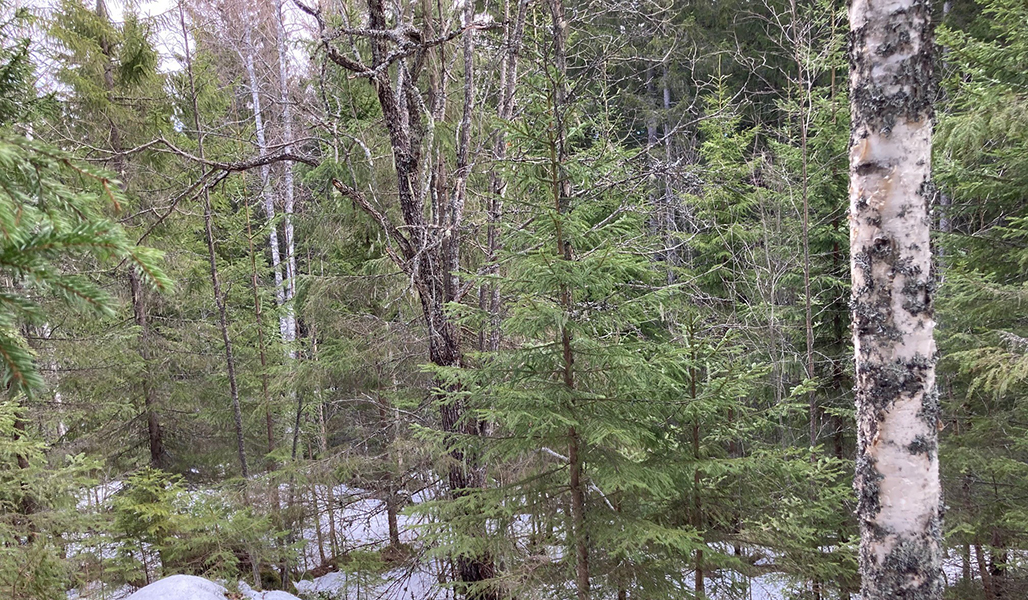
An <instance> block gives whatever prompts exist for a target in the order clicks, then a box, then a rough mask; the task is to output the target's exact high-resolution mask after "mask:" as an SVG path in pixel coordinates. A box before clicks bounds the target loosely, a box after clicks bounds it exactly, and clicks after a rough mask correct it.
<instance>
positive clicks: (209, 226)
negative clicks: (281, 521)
mask: <svg viewBox="0 0 1028 600" xmlns="http://www.w3.org/2000/svg"><path fill="white" fill-rule="evenodd" d="M178 14H179V22H180V23H181V25H182V40H183V43H184V44H183V45H184V47H185V57H186V71H187V73H188V75H189V93H190V98H191V101H192V108H193V126H194V127H195V128H196V136H197V141H196V145H197V147H196V152H197V156H199V157H200V159H201V160H202V159H203V158H204V144H203V142H204V131H203V129H202V128H201V125H200V106H199V103H198V102H197V97H196V80H195V79H194V77H193V60H192V55H191V51H190V49H189V30H188V29H187V28H186V16H185V10H184V9H183V8H182V3H181V2H180V3H179V5H178ZM201 195H202V197H203V224H204V235H205V236H206V238H207V260H208V263H209V265H210V271H211V286H212V287H213V291H214V303H215V304H216V305H217V307H218V324H219V327H220V329H221V339H222V342H223V343H224V344H225V368H226V370H227V371H228V387H229V395H230V397H231V399H232V419H233V421H234V424H235V429H236V451H237V452H238V453H239V469H240V473H241V474H242V476H243V479H246V478H247V477H249V476H250V473H249V470H248V469H247V466H246V446H245V444H244V437H243V413H242V410H241V409H240V406H239V388H238V386H237V385H236V361H235V357H234V356H233V355H232V339H231V338H230V337H229V333H228V311H227V309H226V307H225V298H224V296H223V295H222V293H221V281H220V279H219V278H218V262H217V252H215V249H214V216H213V214H212V210H211V195H210V189H209V188H208V187H207V186H204V188H203V193H202V194H201Z"/></svg>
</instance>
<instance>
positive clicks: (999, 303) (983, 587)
mask: <svg viewBox="0 0 1028 600" xmlns="http://www.w3.org/2000/svg"><path fill="white" fill-rule="evenodd" d="M979 10H980V13H978V14H977V18H976V19H972V20H971V21H970V22H969V23H967V24H966V26H964V27H963V28H957V27H956V26H946V27H942V28H940V30H939V35H938V41H939V43H940V44H941V45H942V47H943V48H944V52H945V54H944V59H945V68H946V73H945V79H944V91H945V99H946V102H945V108H946V110H945V112H944V113H943V114H942V115H941V116H940V119H939V125H938V136H937V144H936V149H935V158H936V164H937V165H938V167H937V171H936V175H935V177H936V181H937V184H938V187H939V193H940V195H941V197H942V198H945V203H941V202H940V204H941V205H940V206H939V209H938V210H939V211H940V213H941V214H940V227H939V229H940V231H939V235H938V248H939V250H940V262H941V266H942V270H941V274H940V278H941V285H940V294H939V301H938V302H939V311H938V314H939V330H938V332H939V347H940V351H941V353H942V355H943V358H942V360H941V361H940V364H939V373H940V383H941V385H940V393H941V398H942V402H943V406H944V415H945V423H946V428H945V429H944V430H943V432H942V433H941V435H940V442H941V448H940V462H941V470H942V478H943V486H944V496H945V498H946V504H947V511H946V521H945V524H946V529H947V541H948V542H949V543H950V544H951V545H952V546H954V548H953V550H954V555H955V556H957V557H959V560H960V563H961V566H962V569H961V574H960V582H959V585H958V586H957V587H956V589H954V590H953V597H959V598H983V597H984V598H989V599H993V598H1003V597H1018V596H1021V595H1024V594H1025V593H1026V590H1028V573H1026V572H1025V569H1024V567H1023V566H1022V565H1021V564H1020V562H1019V561H1018V560H1017V558H1016V557H1017V549H1018V548H1020V547H1023V545H1024V543H1025V533H1024V532H1025V530H1026V528H1025V524H1026V523H1028V504H1026V503H1025V502H1024V500H1023V498H1024V497H1025V494H1024V491H1025V477H1026V473H1025V470H1024V458H1025V456H1024V450H1025V447H1024V443H1023V440H1024V439H1025V435H1026V434H1028V431H1026V430H1025V418H1024V417H1025V409H1026V404H1025V400H1026V396H1025V394H1024V393H1023V390H1022V388H1023V385H1022V383H1023V381H1024V378H1025V365H1026V360H1025V356H1026V349H1025V345H1024V340H1025V338H1026V337H1028V330H1026V328H1025V324H1024V320H1023V318H1021V316H1020V315H1021V313H1023V310H1022V308H1021V305H1022V302H1023V300H1024V290H1025V288H1024V286H1025V282H1026V278H1025V275H1024V273H1025V270H1024V265H1025V259H1026V253H1025V250H1024V242H1025V240H1026V239H1028V237H1026V235H1028V221H1026V217H1028V213H1026V211H1025V203H1024V195H1025V190H1026V189H1028V162H1026V160H1025V155H1024V152H1023V148H1024V147H1025V144H1028V134H1026V132H1028V94H1025V91H1024V89H1025V88H1024V84H1025V81H1026V79H1025V74H1024V73H1025V71H1024V66H1025V65H1024V56H1025V51H1026V49H1028V45H1026V41H1025V40H1026V37H1025V36H1026V33H1028V28H1026V25H1025V23H1026V21H1025V17H1026V14H1028V13H1026V9H1025V7H1024V6H1023V5H1021V4H1018V3H1012V2H1000V1H991V0H990V1H986V2H981V3H979Z"/></svg>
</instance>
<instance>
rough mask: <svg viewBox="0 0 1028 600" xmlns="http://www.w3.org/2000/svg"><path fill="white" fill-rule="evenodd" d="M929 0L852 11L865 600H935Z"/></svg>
mask: <svg viewBox="0 0 1028 600" xmlns="http://www.w3.org/2000/svg"><path fill="white" fill-rule="evenodd" d="M929 8H930V7H929V4H928V2H927V1H926V0H900V1H897V2H892V3H878V2H875V1H873V0H853V1H852V3H851V4H850V9H849V20H850V28H851V36H852V37H851V43H850V64H851V71H850V73H851V74H850V91H851V94H850V102H851V109H852V110H851V114H852V131H851V133H852V135H851V139H850V261H851V262H850V267H851V273H852V285H853V288H852V304H851V306H852V315H853V340H854V349H855V356H856V403H857V425H858V430H857V446H858V452H857V468H856V479H855V488H856V491H857V502H858V504H857V516H858V519H859V522H860V531H861V544H860V570H861V579H862V588H861V593H862V595H863V598H864V600H879V599H881V600H885V599H896V598H903V599H909V600H914V599H916V600H931V599H938V598H941V597H942V591H943V578H942V569H941V556H942V555H941V524H940V508H939V507H940V485H939V463H938V426H939V422H940V421H939V401H938V394H937V391H936V387H935V362H936V351H935V342H934V339H933V330H934V327H935V322H934V313H933V307H932V292H933V288H934V280H933V275H932V266H931V258H932V257H931V250H930V246H929V235H928V234H929V222H930V221H929V216H928V208H929V203H930V201H931V185H930V175H931V173H930V165H931V130H932V99H933V89H932V88H933V81H932V78H933V65H932V62H933V56H932V33H931V26H930V18H929Z"/></svg>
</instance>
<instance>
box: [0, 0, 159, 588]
mask: <svg viewBox="0 0 1028 600" xmlns="http://www.w3.org/2000/svg"><path fill="white" fill-rule="evenodd" d="M20 18H23V15H22V16H18V17H16V19H20ZM12 26H13V25H12V22H6V23H5V24H4V25H3V26H0V39H4V40H6V39H9V37H8V36H9V35H10V30H9V29H8V28H9V27H12ZM28 47H29V42H28V41H25V40H18V42H17V43H15V44H13V45H12V46H9V47H8V46H6V45H5V48H11V49H13V51H6V50H5V51H4V52H3V53H2V54H0V73H2V74H3V76H2V81H3V83H2V87H0V90H2V94H3V109H4V111H3V114H2V116H0V190H2V191H0V224H2V227H0V232H2V233H0V271H2V273H3V281H4V282H5V283H4V286H3V289H2V290H0V303H2V304H3V306H4V308H3V310H2V311H0V379H2V383H3V398H2V401H0V430H2V433H0V455H2V457H3V464H4V468H3V469H2V473H3V483H2V485H0V490H2V493H0V496H2V497H0V516H2V519H0V522H2V525H0V538H2V539H0V546H2V548H3V549H4V550H3V552H0V591H2V593H3V594H4V596H5V597H10V598H13V599H22V598H25V599H29V598H32V599H40V598H44V599H50V598H63V597H64V596H65V592H64V589H65V587H66V584H67V583H68V582H69V580H70V576H71V565H70V564H69V563H68V562H66V560H65V557H66V547H67V544H69V543H71V542H72V541H74V539H75V538H76V537H77V536H81V535H84V533H85V532H86V530H87V528H88V527H89V526H90V525H92V523H90V522H88V519H86V518H84V517H82V516H79V515H78V514H77V513H76V504H77V498H76V497H75V492H77V491H79V490H80V489H81V487H83V486H85V485H88V484H89V482H90V481H91V479H90V478H89V477H88V476H89V475H90V473H89V471H90V470H91V469H93V468H94V467H95V464H93V463H92V462H91V461H88V460H86V459H85V458H84V457H82V456H76V457H72V458H70V459H69V460H67V461H65V460H64V457H63V456H61V455H58V456H53V457H49V456H47V455H46V453H45V451H46V450H47V444H46V442H45V439H44V436H43V435H42V434H43V432H41V431H39V430H37V428H36V427H35V425H34V421H35V419H30V415H31V414H33V413H35V412H37V411H39V410H40V409H41V408H42V407H44V406H46V405H47V404H48V403H49V401H51V400H54V401H56V399H57V397H56V396H52V397H50V398H48V396H49V395H50V393H51V391H50V390H49V389H48V388H47V387H46V385H45V382H44V379H43V377H42V376H41V374H40V364H39V363H40V360H39V357H38V354H37V352H35V351H34V350H33V349H32V348H30V346H29V343H28V341H27V338H28V337H30V336H32V337H35V336H36V335H37V334H38V332H42V331H48V330H51V329H52V328H51V325H50V324H51V323H52V322H53V320H54V319H55V318H61V317H59V315H65V316H68V315H73V317H72V318H78V319H84V318H92V317H95V316H96V315H97V314H99V315H106V316H110V315H112V314H113V313H114V310H115V306H116V303H115V301H114V299H113V298H112V297H111V296H110V295H109V294H108V293H107V292H106V290H104V289H103V287H102V285H101V284H100V282H99V281H98V280H97V277H96V275H95V274H96V273H97V272H98V271H104V270H106V269H109V268H112V267H114V266H115V265H118V264H119V263H121V264H125V265H126V266H127V268H129V269H134V270H136V272H137V274H138V276H139V277H141V278H142V280H143V281H145V282H146V284H147V285H155V286H158V287H165V288H166V287H168V286H170V282H169V281H168V279H167V278H166V277H165V276H164V274H163V273H162V271H161V270H160V268H159V267H158V263H159V254H158V253H156V252H153V251H151V250H149V249H147V248H144V247H140V246H136V245H135V244H133V241H132V240H131V238H130V237H129V236H128V235H127V234H126V233H125V231H124V230H123V229H122V228H121V227H120V226H119V225H117V224H116V223H114V222H112V221H111V220H109V219H108V218H107V216H106V213H108V212H109V211H110V209H111V207H117V206H118V205H119V204H121V203H123V202H124V201H125V198H124V196H123V195H121V194H120V193H119V191H118V189H117V187H116V186H115V185H114V180H113V178H112V176H111V175H110V174H108V173H105V172H102V171H98V170H96V169H94V168H93V167H91V166H88V165H86V164H84V163H83V162H81V161H78V160H76V159H75V158H74V157H72V156H70V155H68V154H66V153H64V152H63V151H61V150H59V149H58V148H56V147H54V146H52V145H49V144H47V143H44V142H41V141H38V140H33V139H29V138H26V137H23V136H22V135H20V133H19V130H22V131H23V130H25V129H29V128H31V127H33V126H35V125H37V124H38V121H37V119H38V118H39V116H40V115H39V113H38V112H37V110H36V108H37V107H38V106H40V103H39V102H38V101H37V98H36V95H35V92H34V89H33V88H32V86H31V85H29V84H28V83H27V82H25V81H19V79H21V78H25V77H28V76H29V75H31V73H32V67H31V66H30V64H29V63H28V60H29V59H28V52H27V51H26V48H28ZM68 308H72V309H74V310H73V311H68ZM51 461H52V462H51Z"/></svg>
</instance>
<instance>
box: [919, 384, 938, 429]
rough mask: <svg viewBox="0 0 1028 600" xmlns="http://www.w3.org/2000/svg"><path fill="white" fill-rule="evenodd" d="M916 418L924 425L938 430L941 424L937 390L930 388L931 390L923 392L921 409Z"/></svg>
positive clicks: (933, 387)
mask: <svg viewBox="0 0 1028 600" xmlns="http://www.w3.org/2000/svg"><path fill="white" fill-rule="evenodd" d="M917 417H918V418H919V419H921V421H923V422H924V424H925V425H927V426H929V427H931V428H933V429H938V427H939V424H940V423H941V422H942V408H941V407H940V406H939V390H938V389H937V388H935V386H932V389H930V390H925V393H924V395H923V396H921V408H920V409H919V410H918V411H917Z"/></svg>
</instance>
